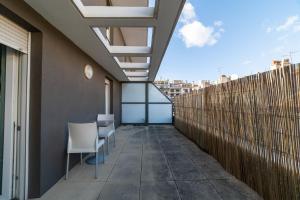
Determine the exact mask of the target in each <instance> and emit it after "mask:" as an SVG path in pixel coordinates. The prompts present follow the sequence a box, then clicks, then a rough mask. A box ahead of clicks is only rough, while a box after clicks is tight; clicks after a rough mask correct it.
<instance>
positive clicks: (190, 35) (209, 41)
mask: <svg viewBox="0 0 300 200" xmlns="http://www.w3.org/2000/svg"><path fill="white" fill-rule="evenodd" d="M180 22H181V23H182V26H181V27H180V29H179V37H180V38H181V40H182V41H183V42H184V43H185V46H186V47H187V48H190V47H204V46H207V45H208V46H213V45H214V44H216V43H217V42H218V40H219V39H220V37H221V35H222V33H224V32H225V30H224V28H222V26H223V22H222V21H220V20H218V21H215V22H214V26H205V25H204V24H203V23H202V22H201V21H199V20H198V19H197V14H196V12H195V8H194V6H193V5H192V4H191V3H190V2H186V4H185V6H184V7H183V11H182V15H181V18H180Z"/></svg>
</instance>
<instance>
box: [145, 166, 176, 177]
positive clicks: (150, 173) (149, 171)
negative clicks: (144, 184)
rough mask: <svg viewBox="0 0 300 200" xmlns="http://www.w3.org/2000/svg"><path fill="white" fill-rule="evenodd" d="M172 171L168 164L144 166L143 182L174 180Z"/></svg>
mask: <svg viewBox="0 0 300 200" xmlns="http://www.w3.org/2000/svg"><path fill="white" fill-rule="evenodd" d="M173 179H174V178H173V176H172V173H171V170H170V169H169V167H168V165H167V164H155V163H149V164H144V165H143V168H142V176H141V180H142V181H170V180H173Z"/></svg>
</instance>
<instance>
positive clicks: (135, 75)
mask: <svg viewBox="0 0 300 200" xmlns="http://www.w3.org/2000/svg"><path fill="white" fill-rule="evenodd" d="M124 73H125V75H126V76H128V77H146V76H148V72H128V71H124Z"/></svg>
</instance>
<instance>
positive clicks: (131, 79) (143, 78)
mask: <svg viewBox="0 0 300 200" xmlns="http://www.w3.org/2000/svg"><path fill="white" fill-rule="evenodd" d="M128 79H129V81H148V77H128Z"/></svg>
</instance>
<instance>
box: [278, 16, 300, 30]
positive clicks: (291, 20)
mask: <svg viewBox="0 0 300 200" xmlns="http://www.w3.org/2000/svg"><path fill="white" fill-rule="evenodd" d="M297 24H298V25H299V16H298V15H295V16H289V17H288V18H287V19H286V21H285V22H284V23H283V24H281V25H279V26H278V27H277V28H276V31H278V32H280V31H287V30H289V29H290V28H293V27H294V26H295V25H297Z"/></svg>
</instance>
